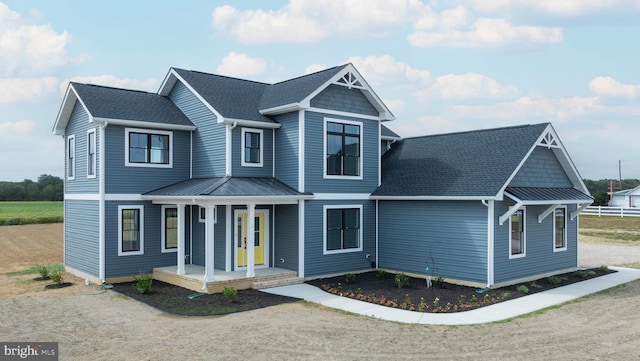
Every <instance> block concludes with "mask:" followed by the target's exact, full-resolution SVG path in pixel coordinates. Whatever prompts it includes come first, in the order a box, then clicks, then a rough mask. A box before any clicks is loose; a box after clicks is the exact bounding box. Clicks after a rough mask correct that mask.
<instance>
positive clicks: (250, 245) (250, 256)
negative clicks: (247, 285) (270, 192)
mask: <svg viewBox="0 0 640 361" xmlns="http://www.w3.org/2000/svg"><path fill="white" fill-rule="evenodd" d="M247 211H248V212H247V213H248V214H247V277H255V275H256V271H255V263H256V259H255V256H254V255H255V249H254V247H255V244H256V243H255V242H256V240H255V238H256V230H255V228H256V205H255V204H248V205H247Z"/></svg>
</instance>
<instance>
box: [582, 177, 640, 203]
mask: <svg viewBox="0 0 640 361" xmlns="http://www.w3.org/2000/svg"><path fill="white" fill-rule="evenodd" d="M583 181H584V185H585V186H587V189H589V193H591V196H592V197H593V205H594V206H606V205H608V204H609V192H611V191H613V192H616V191H620V190H624V189H633V188H635V187H637V186H639V185H640V179H635V178H634V179H622V180H620V179H600V180H591V179H584V180H583Z"/></svg>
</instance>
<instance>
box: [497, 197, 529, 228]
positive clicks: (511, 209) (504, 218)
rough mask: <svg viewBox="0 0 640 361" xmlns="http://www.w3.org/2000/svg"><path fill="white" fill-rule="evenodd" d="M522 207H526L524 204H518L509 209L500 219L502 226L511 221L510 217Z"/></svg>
mask: <svg viewBox="0 0 640 361" xmlns="http://www.w3.org/2000/svg"><path fill="white" fill-rule="evenodd" d="M522 206H524V203H522V202H517V203H516V204H515V205H513V206H511V207H509V210H508V211H506V212H504V214H503V215H501V216H500V218H499V219H498V221H499V223H500V225H503V224H504V222H506V221H507V220H508V219H509V217H511V215H512V214H514V213H516V212H517V211H518V209H520V208H521V207H522Z"/></svg>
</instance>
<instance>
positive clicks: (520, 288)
mask: <svg viewBox="0 0 640 361" xmlns="http://www.w3.org/2000/svg"><path fill="white" fill-rule="evenodd" d="M516 291H518V293H522V294H523V295H526V294H527V293H529V287H527V286H525V285H519V286H518V287H516Z"/></svg>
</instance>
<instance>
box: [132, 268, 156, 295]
mask: <svg viewBox="0 0 640 361" xmlns="http://www.w3.org/2000/svg"><path fill="white" fill-rule="evenodd" d="M152 283H153V275H151V274H145V273H142V272H140V275H137V276H136V275H134V276H133V287H134V288H135V289H136V290H137V291H138V292H139V293H149V292H151V284H152Z"/></svg>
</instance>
